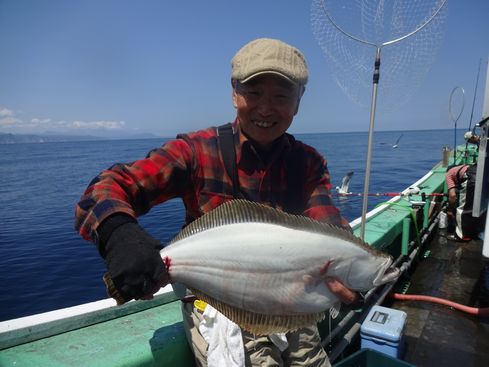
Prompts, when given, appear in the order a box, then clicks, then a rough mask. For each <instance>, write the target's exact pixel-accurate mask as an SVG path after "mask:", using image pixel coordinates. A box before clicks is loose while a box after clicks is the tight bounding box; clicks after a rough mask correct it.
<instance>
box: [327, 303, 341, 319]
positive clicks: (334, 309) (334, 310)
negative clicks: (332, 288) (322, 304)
mask: <svg viewBox="0 0 489 367" xmlns="http://www.w3.org/2000/svg"><path fill="white" fill-rule="evenodd" d="M340 311H341V302H336V303H335V304H333V305H332V306H331V307H330V308H329V316H330V317H331V318H332V319H333V320H334V319H336V318H337V317H338V315H339V314H340Z"/></svg>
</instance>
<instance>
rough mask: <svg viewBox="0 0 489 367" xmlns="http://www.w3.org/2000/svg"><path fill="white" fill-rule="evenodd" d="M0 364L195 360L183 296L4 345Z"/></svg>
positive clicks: (130, 363)
mask: <svg viewBox="0 0 489 367" xmlns="http://www.w3.org/2000/svg"><path fill="white" fill-rule="evenodd" d="M0 366H2V367H6V366H16V367H23V366H29V367H30V366H32V367H34V366H35V367H42V366H50V367H52V366H84V367H86V366H94V367H96V366H183V367H185V366H193V357H192V355H191V352H190V350H189V348H188V346H187V342H186V339H185V332H184V330H183V325H182V316H181V312H180V302H179V301H175V302H171V303H167V304H164V305H160V306H158V307H154V308H150V309H148V310H144V311H140V312H137V313H134V314H130V315H127V316H123V317H120V318H116V319H113V320H109V321H106V322H102V323H98V324H95V325H92V326H89V327H84V328H81V329H77V330H73V331H70V332H66V333H63V334H59V335H55V336H52V337H49V338H44V339H40V340H37V341H34V342H31V343H27V344H22V345H18V346H16V347H12V348H8V349H5V350H2V351H0Z"/></svg>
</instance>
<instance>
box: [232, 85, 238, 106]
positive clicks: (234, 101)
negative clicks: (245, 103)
mask: <svg viewBox="0 0 489 367" xmlns="http://www.w3.org/2000/svg"><path fill="white" fill-rule="evenodd" d="M233 106H234V108H238V93H236V88H233Z"/></svg>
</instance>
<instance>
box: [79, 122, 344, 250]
mask: <svg viewBox="0 0 489 367" xmlns="http://www.w3.org/2000/svg"><path fill="white" fill-rule="evenodd" d="M233 126H234V129H235V131H236V134H235V148H236V161H237V170H238V177H239V186H240V189H241V193H242V194H243V196H244V197H245V198H247V199H248V200H252V201H256V202H260V203H263V204H267V205H270V206H273V207H277V208H280V209H284V207H285V204H284V203H285V201H286V198H287V197H288V196H290V195H291V193H290V190H289V189H290V187H288V186H290V179H287V177H290V176H291V175H294V174H295V175H301V176H302V175H303V176H304V177H303V178H302V185H301V186H302V187H301V188H300V189H301V192H300V193H296V194H302V195H303V197H304V205H303V207H304V210H303V213H302V214H303V215H306V216H309V217H311V218H314V219H317V220H322V221H327V222H330V223H333V224H337V225H342V226H345V227H348V222H347V221H346V220H345V219H344V218H342V217H341V216H340V213H339V210H338V209H337V208H336V207H335V206H334V205H333V202H332V200H331V196H330V188H331V184H330V180H329V172H328V170H327V165H326V161H325V159H324V158H323V157H322V156H321V155H320V154H319V153H318V152H317V151H316V150H315V149H314V148H312V147H310V146H308V145H305V144H303V143H301V142H300V141H297V140H295V139H294V138H293V137H292V136H291V135H289V134H285V135H283V136H282V138H280V139H279V141H277V142H276V143H275V144H274V148H273V150H272V151H271V152H270V153H267V159H266V162H263V160H262V159H261V158H260V154H258V152H257V151H256V150H255V149H254V147H253V146H252V145H251V143H250V141H249V140H248V139H247V138H246V137H245V136H244V135H243V134H242V133H241V131H240V129H239V123H237V122H234V124H233ZM296 154H297V155H299V156H300V157H301V162H300V167H301V169H302V170H303V172H289V174H288V175H287V166H289V169H290V163H289V164H288V162H287V160H286V159H285V157H287V156H293V155H296ZM176 197H180V198H181V199H182V200H183V202H184V204H185V208H186V210H187V223H188V222H190V221H192V220H194V219H196V218H198V217H200V216H201V215H203V214H204V213H206V212H208V211H210V210H212V209H213V208H216V207H217V206H219V205H221V204H222V203H224V202H226V201H229V200H232V199H233V185H232V180H231V178H230V177H229V176H228V175H227V173H226V171H225V168H224V163H223V160H222V157H221V153H220V150H219V145H218V137H217V134H216V128H208V129H205V130H201V131H198V132H194V133H190V134H185V135H180V136H178V137H177V139H175V140H172V141H169V142H167V143H166V144H164V145H163V146H162V147H161V148H158V149H155V150H153V151H151V152H150V153H149V154H148V156H147V158H145V159H142V160H138V161H136V162H133V163H131V164H116V165H115V166H113V167H111V168H110V169H108V170H105V171H103V172H102V173H100V174H99V175H98V176H97V177H96V178H95V179H94V180H93V181H92V182H91V183H90V185H89V186H88V188H87V189H86V191H85V193H84V195H83V196H82V198H81V200H80V202H79V203H78V205H77V206H76V214H75V215H76V223H75V227H76V229H77V230H78V231H79V232H80V234H81V235H82V237H83V238H85V239H87V240H92V241H94V240H95V236H94V231H95V230H96V229H97V227H98V225H99V224H100V223H102V221H103V220H104V219H106V218H107V217H109V216H110V215H112V214H114V213H125V214H128V215H130V216H132V217H134V218H136V217H138V216H140V215H143V214H145V213H147V212H148V211H149V210H150V209H151V207H153V206H154V205H157V204H159V203H162V202H164V201H166V200H169V199H172V198H176Z"/></svg>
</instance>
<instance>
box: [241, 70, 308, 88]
mask: <svg viewBox="0 0 489 367" xmlns="http://www.w3.org/2000/svg"><path fill="white" fill-rule="evenodd" d="M264 74H274V75H278V76H281V77H282V78H284V79H285V80H287V81H288V82H290V83H292V84H294V85H298V84H299V83H297V82H296V81H294V80H292V79H290V78H289V77H288V76H287V75H285V74H282V73H280V72H278V71H275V70H265V71H259V72H257V73H254V74H251V75H250V76H248V77H246V78H244V79H241V80H240V81H239V82H240V83H246V82H249V81H250V80H251V79H253V78H256V77H257V76H259V75H264Z"/></svg>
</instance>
